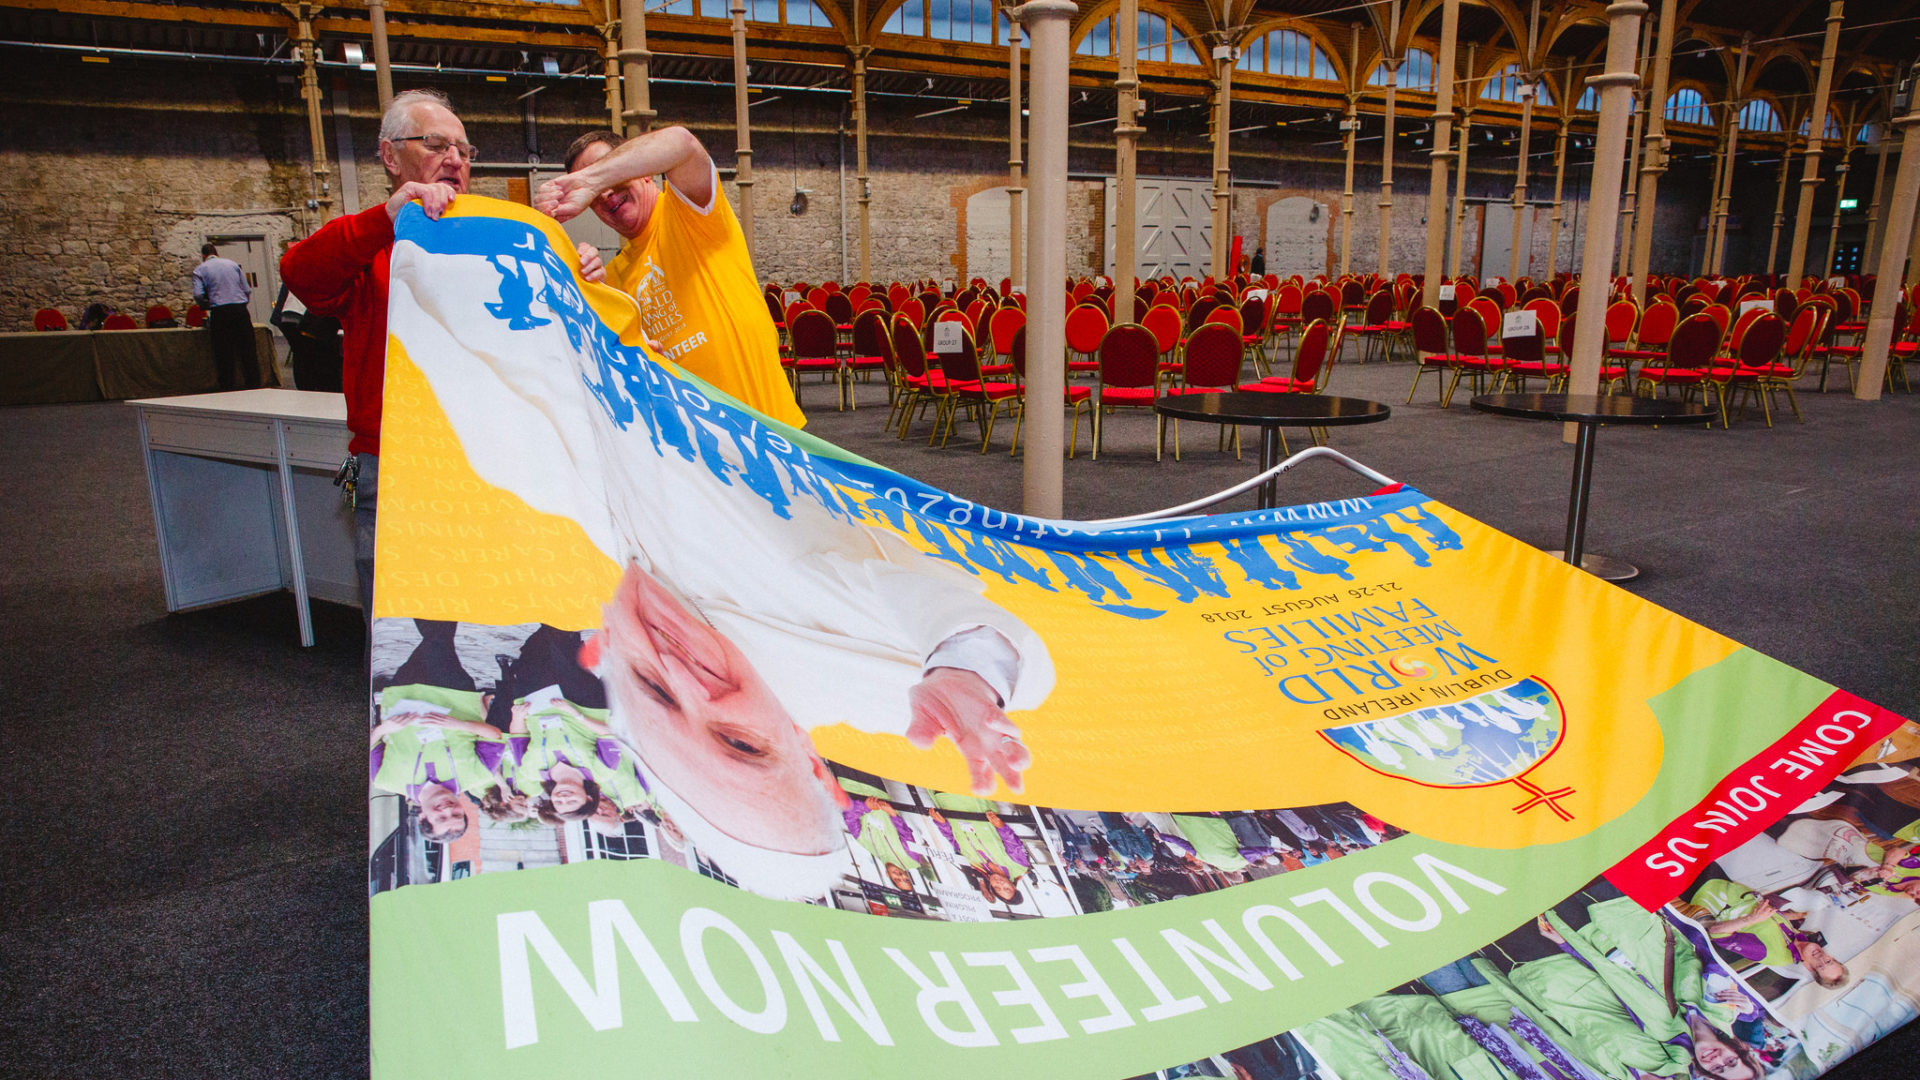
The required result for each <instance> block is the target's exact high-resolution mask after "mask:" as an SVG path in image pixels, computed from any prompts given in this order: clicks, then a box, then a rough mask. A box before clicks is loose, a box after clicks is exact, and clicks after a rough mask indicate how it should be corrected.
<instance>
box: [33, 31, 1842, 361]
mask: <svg viewBox="0 0 1920 1080" xmlns="http://www.w3.org/2000/svg"><path fill="white" fill-rule="evenodd" d="M13 56H14V58H15V61H16V69H15V72H14V77H13V78H11V79H8V80H6V81H5V83H4V85H0V105H3V106H4V108H0V166H4V167H0V207H4V209H0V329H8V330H11V329H23V328H26V327H27V326H29V325H30V323H31V318H32V313H33V311H34V310H35V309H37V308H39V307H42V306H54V307H58V308H61V309H62V310H64V311H65V312H66V313H67V314H68V316H69V317H72V316H74V315H77V314H78V312H79V310H80V309H81V308H82V307H83V306H84V305H85V304H87V303H89V302H92V301H95V300H100V301H104V302H106V303H109V304H111V305H114V306H115V307H117V308H120V309H123V310H126V311H128V312H130V313H133V314H135V315H136V316H137V315H138V314H139V313H140V312H141V311H143V310H144V309H145V307H146V305H148V304H150V303H155V302H160V303H167V304H170V305H172V306H174V307H176V308H180V307H184V306H185V304H186V303H187V297H188V288H189V285H188V275H189V273H190V271H191V269H192V267H193V265H194V263H195V262H197V261H198V257H199V256H198V249H199V245H200V243H201V242H203V241H204V240H205V239H207V238H209V237H211V236H219V235H234V234H252V235H258V236H262V237H265V238H266V239H267V240H268V242H269V244H270V245H271V246H273V247H274V248H275V250H276V251H277V250H279V249H280V248H283V247H284V245H285V244H286V243H289V242H291V241H292V240H293V239H295V238H297V237H299V236H303V235H305V234H306V233H307V232H309V231H310V230H311V229H312V228H313V227H314V224H315V215H314V214H313V213H311V212H310V211H309V210H308V209H307V200H308V199H309V197H310V196H311V195H312V194H313V192H312V191H311V190H310V179H309V173H308V169H307V152H308V148H307V129H306V122H305V113H304V106H303V104H302V102H301V100H300V96H299V87H298V83H297V80H296V75H297V68H295V67H293V66H292V65H289V64H280V65H276V66H267V65H238V64H213V63H207V62H186V61H176V60H157V59H156V60H139V59H129V58H122V57H115V58H113V60H112V62H111V63H110V64H105V65H101V64H82V63H80V62H79V59H78V57H75V56H69V55H52V54H41V53H32V52H19V53H15V54H13ZM324 84H325V91H326V93H325V98H326V102H325V109H324V114H325V120H324V126H325V129H326V137H327V151H328V156H329V159H330V160H334V159H336V158H337V157H338V155H339V154H340V153H341V151H342V150H343V149H347V150H350V151H351V154H352V158H353V161H354V164H353V166H352V168H351V169H350V170H349V171H348V172H347V173H346V174H345V175H341V174H339V173H338V172H336V173H335V175H334V184H333V187H332V190H331V192H330V195H331V196H332V197H333V198H334V199H335V200H336V206H337V207H338V208H340V209H343V210H344V209H351V208H352V207H355V206H359V207H367V206H372V205H373V204H374V203H375V202H376V201H377V200H380V199H383V198H384V197H385V195H386V191H387V178H386V176H385V173H384V172H383V170H382V169H381V168H380V165H379V162H378V158H377V156H376V153H375V146H376V141H377V136H378V126H379V116H378V115H377V112H376V106H375V98H374V90H373V83H372V76H371V74H370V73H360V72H347V73H335V72H332V71H329V72H328V73H327V78H326V79H325V81H324ZM409 85H410V83H409V80H408V79H407V78H405V77H403V78H402V79H401V80H400V88H401V89H406V88H407V87H408V86H409ZM434 85H436V86H437V88H439V89H442V90H443V91H445V92H446V93H448V94H449V95H450V97H451V98H452V99H453V103H454V106H455V108H456V109H457V110H458V111H459V112H460V113H461V115H462V116H463V118H464V119H465V120H466V123H467V131H468V137H469V138H470V139H472V140H473V141H474V142H475V143H476V144H477V145H478V146H479V147H480V149H481V153H482V160H483V164H482V166H481V167H478V168H477V169H476V171H475V180H474V190H476V191H477V192H479V193H481V194H486V195H492V196H496V197H507V196H508V195H509V192H510V190H512V188H511V186H510V181H514V180H520V179H525V178H526V177H527V176H528V173H529V170H530V169H531V166H529V165H524V164H521V163H524V162H527V161H528V160H529V158H530V157H533V156H535V155H537V156H538V157H539V158H540V159H541V160H544V161H545V162H548V163H549V166H548V167H549V168H551V167H552V164H551V163H554V162H556V161H557V159H558V158H559V157H560V156H561V154H562V153H563V152H564V150H565V147H566V145H567V143H568V142H570V141H571V140H572V138H573V137H574V136H575V135H577V134H579V133H580V132H582V131H584V130H586V129H588V128H590V127H597V126H601V125H604V124H605V122H606V113H605V106H604V98H603V95H602V89H601V85H600V84H599V82H597V81H596V80H592V79H580V80H577V81H568V82H559V83H554V82H548V83H545V84H544V85H545V87H546V88H545V89H544V90H542V91H541V92H540V93H539V94H537V95H535V96H534V97H532V98H528V99H522V98H521V97H520V95H521V94H522V93H524V91H525V87H524V86H522V85H519V84H516V83H505V84H500V83H487V82H484V81H481V80H479V79H477V78H451V77H448V78H441V79H438V80H436V81H435V83H434ZM934 104H935V106H939V105H944V104H945V103H944V101H938V102H935V103H934ZM654 105H655V107H656V108H658V109H659V110H660V113H661V122H662V123H684V124H686V125H687V126H688V127H690V128H691V129H693V130H694V132H695V133H696V134H698V135H699V136H700V137H701V138H702V140H703V141H704V142H705V143H706V144H707V146H708V147H709V149H710V150H711V152H712V153H713V156H714V159H715V161H716V163H717V164H718V165H719V167H720V168H721V170H722V176H723V179H725V180H726V181H727V182H726V184H725V186H726V190H727V194H728V196H729V198H734V199H735V200H736V204H737V199H738V192H739V188H738V186H737V185H736V184H735V183H733V182H732V166H733V164H734V160H735V155H734V134H733V108H732V101H731V95H730V93H729V92H728V91H727V89H726V88H724V87H713V88H707V87H686V86H680V85H666V84H663V85H661V86H659V87H656V88H655V92H654ZM930 108H932V106H929V105H928V104H927V103H926V102H925V101H924V100H920V99H913V98H881V97H876V98H874V99H873V102H872V106H871V112H872V116H871V121H870V122H871V125H872V132H871V138H870V146H869V155H870V162H871V175H872V182H873V189H872V203H871V235H872V242H871V243H872V274H873V276H874V277H876V278H879V279H882V280H885V279H895V278H898V279H907V278H917V277H927V278H936V279H938V278H946V277H954V278H965V277H967V276H971V274H972V273H973V272H974V271H973V269H972V268H970V267H968V266H967V265H966V259H967V254H966V251H967V248H966V223H965V208H966V205H967V198H968V196H970V195H971V194H973V193H975V192H978V191H981V190H984V189H987V188H992V187H995V186H998V185H1000V184H1002V183H1004V180H1003V179H1002V178H1003V177H1004V176H1005V175H1006V168H1007V164H1006V162H1007V156H1008V154H1007V145H1006V137H1005V130H1006V129H1005V123H1006V118H1005V114H1004V109H1003V108H994V107H990V106H988V105H987V104H986V103H985V102H982V103H981V105H980V106H978V107H976V108H974V109H971V110H966V111H962V112H955V113H946V114H943V115H940V116H938V117H932V118H928V117H923V116H922V115H921V114H922V113H924V112H926V111H929V110H930ZM529 109H531V110H533V115H532V117H531V121H532V122H531V123H529V122H528V121H529V115H528V110H529ZM753 120H754V132H753V142H754V150H755V154H754V180H755V183H754V186H753V189H752V190H753V200H754V208H755V220H756V230H755V231H756V239H757V250H756V264H757V270H758V271H759V273H760V275H761V276H762V277H763V278H768V279H776V280H782V281H791V280H795V279H806V280H823V279H827V278H853V277H857V276H858V275H859V231H858V230H859V224H858V223H859V210H858V192H857V187H858V181H857V179H856V176H857V159H856V148H855V140H854V134H853V132H852V129H851V116H850V111H849V102H848V98H847V95H845V94H837V93H830V92H816V93H807V92H800V91H784V92H782V94H781V100H778V101H772V100H770V101H768V102H766V103H765V104H763V105H759V106H756V107H755V108H754V109H753ZM1147 127H1148V131H1147V133H1146V134H1145V135H1144V136H1143V138H1142V141H1141V146H1140V154H1139V173H1140V175H1141V176H1143V177H1155V176H1157V177H1172V178H1187V179H1192V180H1199V181H1205V180H1207V179H1208V177H1209V169H1210V167H1211V161H1210V156H1209V154H1208V152H1207V148H1206V143H1205V126H1204V122H1203V120H1202V118H1201V113H1200V111H1199V110H1197V109H1188V110H1186V111H1184V112H1182V111H1178V110H1175V111H1172V112H1170V113H1167V114H1158V113H1156V114H1152V115H1150V116H1149V117H1148V119H1147ZM1071 135H1072V140H1073V141H1072V142H1071V144H1070V146H1069V151H1068V169H1069V176H1070V178H1071V179H1070V186H1069V191H1068V220H1067V226H1066V228H1067V238H1066V239H1067V245H1066V246H1067V269H1068V272H1069V273H1071V274H1092V273H1099V272H1101V271H1102V270H1103V269H1104V267H1105V257H1104V230H1105V227H1106V220H1105V218H1106V214H1105V190H1104V178H1105V177H1106V176H1109V175H1111V173H1112V169H1113V147H1112V136H1111V133H1110V129H1108V128H1107V127H1105V126H1104V125H1089V126H1085V127H1079V128H1075V129H1073V130H1072V133H1071ZM1506 153H1507V154H1510V153H1511V151H1510V150H1509V151H1507V152H1506ZM1378 154H1379V144H1378V142H1377V141H1376V142H1372V143H1363V144H1362V152H1361V154H1360V156H1359V159H1358V161H1357V164H1356V169H1355V176H1354V189H1355V200H1354V204H1355V205H1354V211H1355V212H1354V214H1353V216H1352V221H1351V227H1352V230H1353V236H1352V241H1351V251H1350V256H1349V265H1350V267H1351V268H1353V269H1355V270H1363V271H1364V270H1372V269H1374V268H1375V267H1376V265H1377V258H1376V250H1377V243H1378V234H1379V226H1378V221H1379V210H1378V207H1377V203H1378V201H1379V162H1378ZM1501 157H1502V154H1501V151H1499V150H1498V149H1497V148H1495V147H1493V146H1491V145H1489V147H1488V148H1485V149H1482V148H1480V147H1478V146H1476V153H1475V155H1474V157H1473V161H1472V166H1473V167H1472V171H1471V172H1470V174H1469V177H1468V184H1467V193H1468V196H1469V198H1470V199H1475V200H1477V199H1495V200H1502V201H1504V200H1506V199H1507V198H1509V197H1510V195H1511V190H1512V175H1513V174H1512V161H1511V158H1510V157H1507V158H1506V160H1504V161H1502V160H1500V158H1501ZM1535 164H1536V168H1535V170H1534V176H1533V181H1532V184H1531V188H1530V191H1529V197H1530V198H1531V199H1532V200H1535V201H1537V202H1545V201H1546V200H1547V199H1549V198H1550V197H1551V194H1552V171H1551V158H1550V156H1547V155H1544V154H1543V155H1542V156H1540V157H1538V158H1536V159H1535ZM1707 164H1708V163H1707V162H1705V161H1694V160H1682V161H1681V162H1679V163H1676V165H1675V168H1674V170H1673V171H1672V172H1671V173H1669V174H1668V175H1667V177H1666V178H1665V182H1664V184H1663V186H1662V199H1661V207H1660V218H1659V227H1658V229H1657V230H1656V236H1657V238H1658V240H1657V243H1656V247H1655V257H1654V267H1655V269H1658V270H1676V271H1677V270H1682V269H1691V268H1692V267H1693V266H1694V265H1696V264H1697V254H1696V251H1697V248H1696V247H1695V246H1694V245H1695V224H1696V219H1697V218H1699V217H1701V216H1703V215H1704V214H1705V212H1706V200H1705V190H1704V189H1705V186H1706V167H1707ZM1233 166H1234V189H1233V190H1234V202H1233V207H1232V211H1231V220H1232V225H1233V229H1234V230H1235V232H1236V233H1238V234H1239V235H1241V236H1243V237H1245V238H1246V250H1247V251H1248V252H1249V253H1251V252H1252V251H1253V250H1255V249H1257V248H1258V247H1259V246H1261V244H1262V243H1263V242H1264V238H1265V236H1266V235H1267V230H1266V216H1267V213H1268V210H1269V208H1270V207H1272V206H1273V205H1275V204H1276V203H1278V202H1279V201H1280V200H1281V199H1283V198H1286V197H1289V196H1305V197H1308V198H1310V199H1312V200H1314V201H1315V202H1318V203H1320V204H1321V205H1322V206H1323V207H1324V208H1325V209H1324V211H1323V212H1322V216H1321V218H1320V219H1319V220H1320V221H1323V222H1324V224H1325V231H1324V236H1322V234H1321V233H1320V232H1319V231H1317V223H1316V230H1315V231H1311V235H1310V236H1309V237H1308V238H1307V239H1305V240H1303V241H1295V242H1296V243H1304V244H1305V250H1302V251H1295V252H1289V253H1287V255H1288V258H1289V260H1291V261H1295V262H1298V261H1300V260H1302V259H1304V260H1307V261H1309V262H1312V263H1313V264H1314V265H1316V266H1317V267H1318V268H1321V269H1327V268H1335V267H1337V265H1338V258H1339V240H1340V231H1341V227H1342V215H1341V214H1340V205H1341V198H1340V196H1341V188H1342V180H1343V177H1342V171H1343V170H1342V159H1341V156H1340V147H1339V145H1338V143H1337V142H1332V141H1330V140H1328V139H1327V138H1326V137H1325V136H1314V137H1290V136H1288V135H1286V134H1285V133H1284V132H1282V131H1278V130H1274V131H1266V130H1262V131H1254V132H1250V133H1246V134H1242V135H1236V136H1235V137H1234V146H1233ZM1772 168H1774V166H1765V167H1753V168H1742V169H1741V170H1740V171H1739V172H1738V173H1737V174H1736V193H1735V201H1736V212H1740V213H1742V214H1743V215H1744V220H1745V221H1746V222H1747V224H1748V227H1747V228H1746V229H1745V230H1743V231H1741V232H1739V233H1736V237H1735V241H1734V243H1733V245H1732V250H1731V256H1732V257H1731V259H1730V263H1729V265H1730V268H1732V269H1736V270H1738V269H1744V268H1745V267H1746V266H1747V265H1748V264H1749V263H1751V264H1754V265H1755V266H1757V264H1758V263H1759V262H1761V261H1762V260H1764V257H1765V243H1764V240H1765V234H1766V231H1767V230H1766V226H1767V225H1768V224H1770V218H1771V206H1770V205H1766V206H1760V205H1758V204H1759V203H1761V202H1763V201H1766V197H1770V196H1771V194H1772V190H1773V185H1772V183H1771V182H1770V177H1769V179H1768V182H1766V183H1764V184H1760V183H1750V182H1748V180H1749V178H1750V177H1751V178H1754V179H1756V180H1757V179H1758V178H1759V174H1762V173H1768V172H1769V170H1771V169H1772ZM1585 176H1586V171H1585V169H1584V167H1572V168H1570V169H1569V171H1568V180H1567V195H1568V205H1567V208H1566V211H1565V212H1566V227H1565V228H1564V229H1563V230H1562V234H1561V251H1560V252H1559V257H1558V260H1557V262H1556V263H1555V264H1554V265H1556V266H1557V267H1558V268H1560V269H1568V268H1571V267H1572V266H1573V265H1574V259H1576V258H1577V257H1578V254H1577V253H1578V249H1579V241H1580V235H1581V233H1582V231H1583V230H1584V227H1585V225H1586V219H1585V213H1584V206H1582V205H1581V202H1582V199H1583V196H1584V193H1585V183H1586V181H1585ZM1395 179H1396V181H1397V183H1396V186H1395V192H1394V203H1395V205H1394V210H1393V217H1394V221H1393V229H1392V241H1391V243H1392V248H1393V250H1392V253H1391V255H1392V257H1391V259H1390V263H1391V265H1392V266H1393V268H1394V269H1396V270H1417V269H1419V268H1420V267H1421V265H1422V264H1423V262H1424V258H1425V244H1426V236H1427V230H1428V222H1427V221H1426V220H1425V217H1426V198H1425V192H1426V185H1427V169H1426V161H1425V159H1424V158H1423V157H1422V156H1421V155H1419V154H1418V153H1417V152H1415V151H1414V150H1412V148H1410V147H1406V146H1403V147H1402V151H1401V157H1400V159H1399V160H1398V162H1397V164H1396V169H1395ZM1761 187H1764V188H1765V190H1764V191H1761V190H1758V189H1759V188H1761ZM797 191H799V192H804V193H805V195H806V203H805V207H804V209H803V210H802V211H801V212H798V213H795V212H794V196H795V194H796V192H797ZM1295 205H1299V204H1295ZM1789 212H1791V211H1789ZM1479 213H1480V211H1479V210H1478V209H1477V203H1476V204H1475V205H1474V206H1473V207H1470V211H1469V223H1470V226H1471V227H1472V229H1473V231H1472V232H1471V233H1470V234H1469V242H1468V244H1467V245H1466V246H1465V252H1466V263H1467V265H1466V269H1468V270H1469V271H1471V270H1472V269H1474V255H1475V252H1476V248H1477V243H1476V242H1475V241H1476V240H1477V237H1478V223H1479V217H1478V215H1479ZM1817 224H1823V223H1817ZM1546 231H1547V230H1546V227H1545V215H1544V213H1543V214H1542V215H1541V221H1540V227H1539V228H1538V229H1536V230H1535V231H1534V233H1533V237H1532V240H1533V248H1534V250H1533V262H1532V266H1533V272H1534V274H1535V275H1539V274H1543V273H1545V272H1547V268H1548V261H1547V258H1546V252H1545V243H1546ZM1756 237H1757V238H1758V239H1759V241H1760V242H1759V244H1758V245H1757V250H1756V249H1755V248H1756V245H1755V244H1754V242H1753V241H1754V239H1755V238H1756ZM1817 241H1818V242H1817V243H1816V244H1815V245H1814V248H1815V250H1816V252H1819V253H1824V251H1825V246H1824V233H1821V234H1820V235H1819V236H1818V237H1817ZM1274 254H1275V253H1269V255H1270V262H1273V263H1275V264H1276V265H1277V262H1278V260H1276V259H1273V258H1272V256H1273V255H1274ZM1480 269H1482V270H1483V272H1485V273H1488V274H1504V273H1505V272H1506V267H1505V266H1504V265H1500V266H1494V267H1481V268H1480ZM269 284H270V286H271V285H277V281H276V282H270V283H269Z"/></svg>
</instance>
